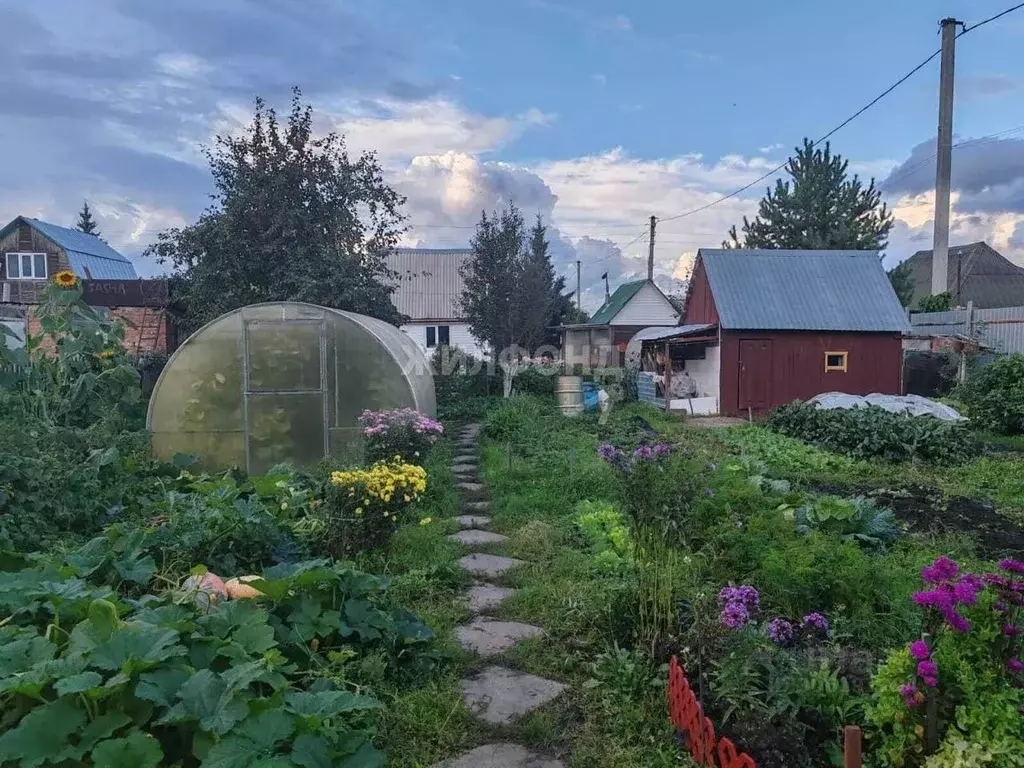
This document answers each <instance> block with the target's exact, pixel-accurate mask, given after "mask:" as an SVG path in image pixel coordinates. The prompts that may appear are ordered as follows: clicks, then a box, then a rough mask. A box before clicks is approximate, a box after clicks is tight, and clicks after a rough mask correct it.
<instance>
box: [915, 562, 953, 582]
mask: <svg viewBox="0 0 1024 768" xmlns="http://www.w3.org/2000/svg"><path fill="white" fill-rule="evenodd" d="M959 573H960V566H959V565H957V564H956V563H955V562H953V561H952V560H950V559H949V558H948V557H946V556H945V555H943V556H942V557H940V558H939V559H938V560H936V561H935V562H934V563H932V564H931V565H926V566H925V567H924V568H922V569H921V578H922V579H924V580H925V581H926V582H928V583H929V584H940V583H942V582H944V581H949V580H950V579H955V578H956V577H957V574H959Z"/></svg>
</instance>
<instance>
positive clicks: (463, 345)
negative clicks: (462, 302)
mask: <svg viewBox="0 0 1024 768" xmlns="http://www.w3.org/2000/svg"><path fill="white" fill-rule="evenodd" d="M428 326H429V327H432V328H437V327H438V326H437V324H436V323H409V324H408V325H403V326H401V329H402V330H403V331H405V333H407V334H408V335H409V337H410V338H411V339H412V340H413V341H415V342H416V344H417V345H418V346H419V347H420V349H422V350H423V351H424V352H425V353H426V354H427V356H428V357H429V356H431V355H433V354H434V350H435V349H436V347H427V327H428ZM448 346H450V347H453V348H455V349H461V350H462V351H463V352H466V353H467V354H470V355H473V357H477V358H480V357H484V355H485V354H486V351H485V350H484V348H483V347H481V346H480V345H479V344H477V342H476V339H474V338H473V336H472V335H471V334H470V332H469V325H468V324H467V323H449V324H448Z"/></svg>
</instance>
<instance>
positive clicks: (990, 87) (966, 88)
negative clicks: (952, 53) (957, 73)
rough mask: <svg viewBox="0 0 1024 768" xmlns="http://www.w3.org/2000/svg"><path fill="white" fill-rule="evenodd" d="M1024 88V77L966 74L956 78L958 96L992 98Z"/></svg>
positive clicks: (964, 97)
mask: <svg viewBox="0 0 1024 768" xmlns="http://www.w3.org/2000/svg"><path fill="white" fill-rule="evenodd" d="M1022 88H1024V79H1021V78H1019V77H1009V76H1008V75H964V76H961V77H958V78H957V80H956V91H957V98H963V99H972V98H979V99H984V98H992V97H998V96H1006V95H1008V94H1011V93H1016V92H1017V91H1020V90H1021V89H1022Z"/></svg>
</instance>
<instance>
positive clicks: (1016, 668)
mask: <svg viewBox="0 0 1024 768" xmlns="http://www.w3.org/2000/svg"><path fill="white" fill-rule="evenodd" d="M1006 668H1007V669H1009V670H1010V672H1012V673H1013V674H1015V675H1019V674H1020V673H1021V672H1024V661H1021V660H1020V659H1010V660H1009V661H1008V662H1006Z"/></svg>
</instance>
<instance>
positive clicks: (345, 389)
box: [147, 302, 436, 473]
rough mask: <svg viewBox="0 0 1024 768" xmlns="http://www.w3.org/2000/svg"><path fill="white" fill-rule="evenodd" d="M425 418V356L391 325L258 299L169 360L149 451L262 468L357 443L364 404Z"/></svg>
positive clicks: (342, 451)
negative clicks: (409, 410)
mask: <svg viewBox="0 0 1024 768" xmlns="http://www.w3.org/2000/svg"><path fill="white" fill-rule="evenodd" d="M405 407H408V408H415V409H417V410H418V411H420V412H422V413H425V414H427V415H429V416H433V415H434V414H435V411H436V401H435V399H434V380H433V376H432V374H431V371H430V364H429V361H428V360H427V358H426V357H425V356H424V354H423V352H422V351H421V350H420V348H419V347H418V346H417V345H416V343H415V342H414V341H413V340H412V339H410V338H409V337H408V336H407V335H406V334H404V333H402V331H400V330H399V329H398V328H396V327H394V326H393V325H388V324H387V323H385V322H383V321H381V320H376V319H374V318H371V317H366V316H364V315H358V314H355V313H352V312H341V311H339V310H335V309H327V308H325V307H318V306H314V305H312V304H300V303H297V302H286V303H274V304H255V305H252V306H249V307H243V308H242V309H239V310H235V311H234V312H229V313H227V314H225V315H222V316H221V317H219V318H217V319H216V320H214V321H213V322H211V323H209V324H207V325H206V326H204V327H203V328H201V329H199V330H198V331H196V333H194V334H193V335H192V336H190V337H189V338H188V340H187V341H185V343H184V344H182V345H181V347H179V348H178V350H177V351H176V352H175V353H174V354H173V355H172V356H171V358H170V360H168V362H167V365H166V367H165V368H164V370H163V372H162V373H161V374H160V378H159V379H158V380H157V383H156V386H155V387H154V390H153V396H152V398H151V400H150V404H149V415H148V420H147V424H148V427H149V430H150V433H151V434H152V445H153V453H154V455H155V456H156V457H157V458H160V459H164V460H169V459H171V458H173V456H174V455H175V454H177V453H191V454H196V455H198V456H199V458H200V463H201V465H202V466H203V467H204V468H206V469H224V468H228V467H232V466H237V467H241V468H243V469H245V470H247V471H248V472H251V473H261V472H265V471H266V470H268V469H269V468H270V467H272V466H274V465H275V464H279V463H282V462H291V463H293V464H295V465H296V466H300V467H309V466H312V465H314V464H316V463H317V462H318V461H320V460H322V459H324V458H326V457H328V456H334V457H354V456H357V455H358V453H359V451H360V450H361V441H362V430H361V428H360V425H359V423H358V418H359V414H360V413H362V411H363V410H364V409H367V408H368V409H371V410H383V409H390V408H405Z"/></svg>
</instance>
